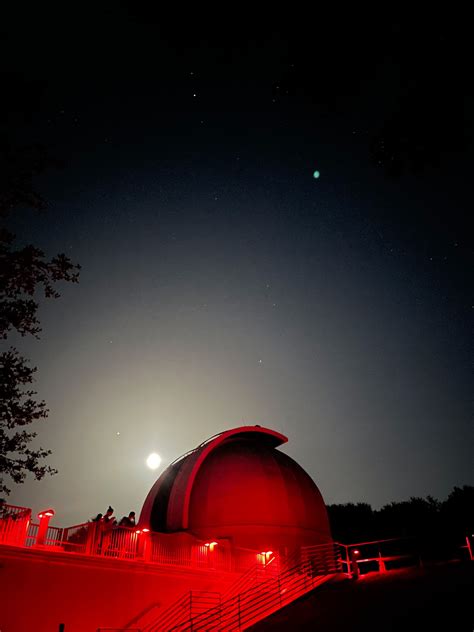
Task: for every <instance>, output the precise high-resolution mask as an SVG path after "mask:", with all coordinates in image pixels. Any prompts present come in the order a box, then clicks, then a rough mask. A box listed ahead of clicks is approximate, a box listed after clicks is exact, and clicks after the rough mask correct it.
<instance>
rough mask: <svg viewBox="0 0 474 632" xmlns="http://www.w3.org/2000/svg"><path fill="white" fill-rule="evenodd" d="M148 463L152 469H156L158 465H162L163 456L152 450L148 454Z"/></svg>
mask: <svg viewBox="0 0 474 632" xmlns="http://www.w3.org/2000/svg"><path fill="white" fill-rule="evenodd" d="M146 464H147V465H148V467H149V468H150V470H156V468H157V467H160V464H161V456H160V455H159V454H157V453H156V452H152V453H151V454H150V455H149V456H148V458H147V460H146Z"/></svg>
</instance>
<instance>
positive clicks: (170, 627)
mask: <svg viewBox="0 0 474 632" xmlns="http://www.w3.org/2000/svg"><path fill="white" fill-rule="evenodd" d="M341 572H342V565H341V559H340V549H339V547H338V545H336V544H332V543H331V544H325V545H321V546H315V547H306V548H304V549H301V550H300V551H297V552H295V553H294V554H293V555H292V556H291V557H288V558H286V559H284V560H280V559H279V558H278V556H273V557H272V559H271V560H269V561H266V562H265V563H263V564H262V563H260V564H257V565H256V566H254V567H252V568H250V569H248V570H247V572H246V573H244V574H243V575H242V577H240V578H239V579H238V580H237V582H235V584H234V585H233V586H231V587H230V588H229V589H228V591H227V592H226V593H224V595H222V597H221V596H220V595H219V598H218V597H217V593H202V592H201V593H199V595H200V599H201V603H205V602H206V599H207V601H208V602H209V601H211V597H210V596H211V595H212V596H213V597H212V598H213V599H214V600H215V603H214V604H213V605H212V606H211V607H209V608H208V609H207V610H204V611H202V612H198V611H197V609H194V610H193V608H192V604H193V598H194V597H193V596H194V595H196V598H197V594H196V593H195V592H194V591H190V592H187V593H186V594H185V595H183V596H182V597H181V598H180V599H178V600H177V601H176V602H175V603H173V604H172V605H171V606H169V607H168V608H167V609H166V610H165V611H164V612H163V613H162V614H161V615H160V616H159V617H158V618H157V619H156V620H155V621H154V622H153V623H151V624H149V625H148V626H147V627H146V628H144V630H145V632H187V631H193V632H198V631H202V632H205V631H208V632H211V631H215V630H226V631H229V632H231V631H232V630H244V629H246V628H247V627H249V626H250V625H253V624H254V623H256V622H257V621H260V620H261V619H263V618H265V617H267V616H268V615H269V614H271V613H272V612H275V611H276V610H279V609H280V608H282V607H283V606H285V605H287V604H289V603H291V602H292V601H294V600H295V599H297V598H298V597H300V596H301V595H303V594H305V593H306V592H308V591H310V590H313V589H314V588H315V587H316V586H318V585H319V584H321V583H323V582H325V581H327V580H328V579H329V578H331V577H333V576H334V575H335V574H337V573H341ZM204 595H206V597H204Z"/></svg>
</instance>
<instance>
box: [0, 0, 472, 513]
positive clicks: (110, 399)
mask: <svg viewBox="0 0 474 632" xmlns="http://www.w3.org/2000/svg"><path fill="white" fill-rule="evenodd" d="M66 4H67V6H66V7H63V8H62V9H59V8H55V9H54V10H53V9H52V8H51V9H45V8H44V7H43V6H41V7H37V8H36V9H35V10H34V11H33V13H31V9H30V8H28V9H26V8H25V7H26V5H25V7H23V8H22V7H17V9H15V10H13V9H10V10H9V12H8V13H7V14H5V13H4V14H3V16H2V19H1V20H0V24H1V26H0V31H1V33H0V35H1V38H0V39H1V41H2V43H1V47H0V59H1V62H0V68H1V72H2V77H3V81H2V82H3V86H4V88H5V86H8V89H7V90H5V92H4V96H3V97H2V101H3V103H2V108H3V110H4V111H2V119H3V120H2V128H3V129H5V128H7V129H8V133H9V134H11V135H12V136H13V137H15V138H16V139H17V140H18V142H20V143H25V144H26V143H32V142H39V143H42V144H43V145H44V146H45V147H46V148H47V149H48V151H49V152H50V153H52V154H53V155H54V156H55V157H56V158H58V159H59V160H61V161H63V162H64V166H63V167H62V168H60V169H51V170H48V171H47V172H45V174H43V175H42V176H40V177H39V178H38V179H37V186H38V188H39V189H40V190H41V192H42V194H43V195H44V197H45V198H46V199H47V200H48V202H49V209H48V210H47V211H46V212H45V213H41V214H35V213H34V212H32V211H30V210H25V211H20V212H18V213H16V215H15V216H14V218H13V219H12V222H11V224H12V228H13V230H14V231H15V232H16V233H17V235H18V239H19V241H20V242H21V243H27V242H30V241H31V242H32V243H34V244H35V245H38V246H40V247H42V248H44V249H45V251H46V252H47V253H49V254H50V255H54V254H56V253H57V252H65V253H66V254H67V255H68V256H70V257H71V258H72V259H73V261H75V262H78V263H80V264H81V266H82V272H81V278H80V283H79V285H64V286H62V287H61V288H60V291H61V298H60V299H59V300H57V301H49V302H46V301H42V304H41V310H40V320H41V323H42V327H43V331H42V334H41V340H40V341H35V340H33V339H28V338H25V339H18V338H15V337H12V338H11V339H10V340H9V341H8V344H16V345H17V346H18V348H19V349H20V350H21V351H22V352H23V353H24V354H25V355H26V356H27V357H28V358H30V360H31V361H32V363H33V364H34V365H37V366H38V373H37V382H36V385H35V386H36V389H37V390H38V392H39V395H40V396H41V397H42V398H44V399H45V400H46V401H47V404H48V407H49V408H50V411H51V412H50V416H49V418H48V420H46V421H44V422H41V423H40V424H37V430H38V433H39V437H38V443H39V444H41V445H43V446H44V447H47V448H50V449H51V450H52V451H53V454H52V455H51V457H50V458H49V463H50V464H51V465H53V466H54V467H56V468H57V469H58V470H59V474H57V475H56V476H54V477H50V478H46V479H44V480H43V481H41V482H36V481H32V480H30V479H28V480H27V482H26V483H25V484H24V485H23V486H20V487H15V488H14V491H13V493H12V495H11V496H10V499H9V501H10V502H12V503H13V504H18V505H25V506H31V507H33V508H34V510H39V509H43V508H45V506H53V507H54V508H55V509H56V514H57V515H56V518H57V523H59V524H63V525H67V524H72V523H75V522H82V521H83V520H87V519H89V518H90V517H91V516H93V515H95V514H96V513H98V512H104V511H105V509H106V508H107V506H108V505H109V503H110V504H111V505H112V506H113V507H114V508H115V510H116V514H117V515H118V516H119V517H120V516H121V515H123V514H124V513H128V512H129V511H130V510H135V511H137V512H138V511H139V510H140V508H141V505H142V502H143V500H144V497H145V496H146V494H147V492H148V490H149V488H150V486H151V485H152V483H153V482H154V480H155V479H156V477H157V475H158V474H159V473H160V472H161V471H162V469H163V467H164V466H166V465H167V464H169V463H170V462H171V461H172V460H174V459H175V458H176V457H178V456H179V455H180V454H182V453H183V452H186V451H187V450H189V449H191V448H193V447H195V446H196V445H197V444H198V443H200V442H201V441H203V440H204V439H206V438H207V437H209V436H211V435H213V434H215V433H217V432H220V431H222V430H225V429H228V428H232V427H235V426H239V425H242V424H249V425H253V424H260V425H262V426H267V427H270V428H272V429H275V430H277V431H279V432H282V433H283V434H285V435H287V436H288V437H289V442H288V444H287V445H286V446H284V447H283V448H282V449H283V451H285V452H287V453H288V454H289V455H290V456H291V457H293V458H294V459H295V460H296V461H297V462H298V463H300V464H301V465H302V466H303V467H304V468H305V470H306V471H307V472H308V473H309V474H310V475H311V476H312V477H313V479H314V480H315V482H316V483H317V485H318V486H319V488H320V490H321V492H322V494H323V497H324V498H325V500H326V502H327V503H336V502H337V503H340V502H349V501H353V502H357V501H364V502H369V503H371V504H372V505H373V506H374V507H376V508H378V507H380V506H381V505H383V504H385V503H388V502H390V501H392V500H403V499H407V498H409V497H410V496H419V495H421V496H425V495H427V494H432V495H433V496H435V497H438V498H440V499H444V498H445V497H446V496H447V494H448V493H449V492H450V490H451V489H452V487H453V486H454V485H463V484H473V482H474V481H473V469H472V445H473V439H474V436H473V424H472V399H471V388H470V387H471V375H472V374H471V366H472V362H471V360H472V343H471V335H470V334H471V331H472V329H471V322H472V314H473V309H472V306H473V297H472V291H471V289H472V283H471V279H472V261H473V260H472V240H470V239H471V237H472V233H470V232H469V219H470V218H469V215H470V213H471V211H472V182H473V176H472V171H473V165H474V161H473V153H472V144H471V133H472V123H473V118H472V112H473V107H474V102H473V98H472V85H471V82H470V81H469V76H470V74H471V70H470V69H469V67H468V61H469V55H468V48H469V46H468V38H467V33H466V32H465V30H464V26H463V22H464V21H465V18H464V19H463V17H462V16H457V17H456V18H454V17H451V18H449V17H447V16H446V15H443V14H441V13H440V14H438V15H436V14H434V13H432V14H431V15H430V16H426V15H423V16H422V15H414V14H410V15H409V16H407V15H404V14H402V13H400V14H393V15H391V16H390V17H388V16H387V15H382V14H372V15H370V16H369V15H362V14H359V13H357V12H356V10H355V9H353V10H352V11H351V12H350V13H344V11H342V10H341V11H340V12H339V15H338V14H336V12H334V14H333V15H330V14H329V13H325V14H324V15H323V14H321V13H319V15H318V16H316V17H315V16H312V17H311V16H309V15H304V14H301V15H298V16H294V17H291V16H288V15H285V14H281V15H277V14H276V13H274V14H273V15H272V16H268V15H267V16H265V18H264V19H263V18H259V17H258V16H255V15H251V14H248V13H247V14H244V13H241V14H240V15H233V14H232V12H231V11H230V7H228V8H227V9H226V11H225V12H224V11H222V12H220V13H218V12H216V13H214V14H213V15H204V14H202V13H200V12H199V11H196V12H195V13H194V14H192V13H189V12H188V11H187V10H185V9H184V8H183V10H182V12H181V15H174V16H169V15H165V14H164V13H162V12H161V11H160V10H158V9H151V8H149V7H148V6H147V5H145V4H142V3H139V2H134V3H129V4H127V3H125V2H115V3H108V2H104V3H98V4H100V7H98V6H95V7H94V9H93V10H92V9H89V8H87V5H86V4H84V3H76V4H75V3H66ZM233 11H236V9H233ZM397 152H398V153H397ZM316 170H317V171H319V177H318V178H316V177H314V175H313V174H314V172H315V171H316ZM154 451H155V452H158V453H159V454H160V455H161V456H162V458H163V463H162V467H161V468H160V469H159V470H156V471H154V472H153V471H151V470H149V469H148V468H147V466H146V464H145V460H146V458H147V456H148V454H149V453H150V452H154Z"/></svg>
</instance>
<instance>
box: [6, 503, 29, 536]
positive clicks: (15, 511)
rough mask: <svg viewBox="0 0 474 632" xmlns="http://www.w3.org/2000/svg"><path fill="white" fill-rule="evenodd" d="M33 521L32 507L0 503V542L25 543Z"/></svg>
mask: <svg viewBox="0 0 474 632" xmlns="http://www.w3.org/2000/svg"><path fill="white" fill-rule="evenodd" d="M30 522H31V509H29V508H28V507H17V506H16V505H7V504H5V503H2V504H0V543H3V544H14V545H19V546H21V545H23V544H24V542H25V538H26V534H27V533H28V527H29V525H30Z"/></svg>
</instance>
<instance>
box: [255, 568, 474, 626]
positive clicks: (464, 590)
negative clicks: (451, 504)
mask: <svg viewBox="0 0 474 632" xmlns="http://www.w3.org/2000/svg"><path fill="white" fill-rule="evenodd" d="M473 579H474V565H473V564H472V563H471V564H469V562H464V563H459V562H456V563H455V562H452V563H444V564H438V565H430V566H425V567H424V568H410V569H402V570H397V571H391V572H389V573H387V574H386V575H379V574H378V573H370V574H368V575H366V576H364V577H362V578H361V579H360V580H359V581H357V582H352V581H350V580H347V582H343V583H339V582H334V583H331V584H326V585H325V586H322V587H321V588H320V589H319V590H318V589H317V590H315V591H314V592H313V593H312V594H309V595H305V596H304V597H303V598H301V599H300V600H298V601H297V602H295V603H294V604H291V605H290V606H288V607H287V608H285V609H284V610H282V611H281V612H279V613H276V614H274V615H273V616H271V617H269V618H268V619H267V620H266V621H263V622H261V623H259V624H257V625H255V626H253V627H252V628H251V629H252V632H265V631H267V630H271V631H272V632H278V631H279V630H282V631H283V630H285V631H290V630H291V631H293V630H323V631H324V632H336V631H337V632H339V631H342V630H344V632H352V631H358V630H364V631H365V632H372V631H373V632H375V631H377V632H381V631H383V632H385V630H397V631H399V632H401V631H403V632H406V631H407V630H423V631H425V630H446V631H449V632H458V631H459V632H464V630H466V631H468V632H473V630H474V590H473V588H474V581H473Z"/></svg>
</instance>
